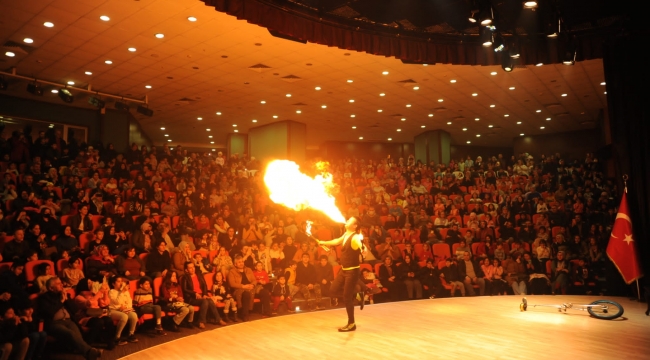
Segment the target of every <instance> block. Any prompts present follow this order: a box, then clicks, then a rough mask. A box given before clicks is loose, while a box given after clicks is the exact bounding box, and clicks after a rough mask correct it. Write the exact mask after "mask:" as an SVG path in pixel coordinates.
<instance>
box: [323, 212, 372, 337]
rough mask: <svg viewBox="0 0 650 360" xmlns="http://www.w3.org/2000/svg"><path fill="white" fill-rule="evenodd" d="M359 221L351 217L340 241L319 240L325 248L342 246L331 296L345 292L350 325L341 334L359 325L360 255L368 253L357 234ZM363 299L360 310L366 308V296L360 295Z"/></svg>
mask: <svg viewBox="0 0 650 360" xmlns="http://www.w3.org/2000/svg"><path fill="white" fill-rule="evenodd" d="M358 226H359V220H358V219H357V218H355V217H351V218H349V219H348V221H347V222H346V223H345V234H343V236H341V237H340V238H338V239H334V240H329V241H321V240H318V244H319V245H325V246H335V245H342V246H341V271H339V273H338V274H337V275H336V279H334V281H332V284H331V285H330V294H332V296H337V297H340V295H341V291H342V292H343V301H344V303H345V310H346V311H347V313H348V324H347V325H346V326H344V327H342V328H339V331H340V332H348V331H354V330H356V329H357V325H356V324H355V323H354V299H355V297H356V295H357V294H356V293H355V287H356V286H357V283H358V281H359V272H360V260H359V255H363V254H365V252H366V248H365V246H364V245H363V241H362V240H363V236H362V235H361V234H359V233H358V232H357V228H358ZM359 295H360V297H361V303H360V310H363V306H364V302H365V301H364V294H363V293H361V294H359Z"/></svg>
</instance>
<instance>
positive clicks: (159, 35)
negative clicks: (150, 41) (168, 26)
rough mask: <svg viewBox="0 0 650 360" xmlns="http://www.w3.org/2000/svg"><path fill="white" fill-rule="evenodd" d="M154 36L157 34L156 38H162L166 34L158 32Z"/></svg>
mask: <svg viewBox="0 0 650 360" xmlns="http://www.w3.org/2000/svg"><path fill="white" fill-rule="evenodd" d="M154 36H155V37H156V38H158V39H162V38H164V37H165V34H162V33H158V34H156V35H154Z"/></svg>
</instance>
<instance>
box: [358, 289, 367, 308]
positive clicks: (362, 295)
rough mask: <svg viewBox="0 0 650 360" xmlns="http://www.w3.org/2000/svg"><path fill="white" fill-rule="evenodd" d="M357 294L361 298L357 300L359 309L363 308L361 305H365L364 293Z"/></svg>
mask: <svg viewBox="0 0 650 360" xmlns="http://www.w3.org/2000/svg"><path fill="white" fill-rule="evenodd" d="M357 296H358V297H360V298H361V300H359V310H363V307H364V306H366V294H364V293H362V292H360V293H358V295H357Z"/></svg>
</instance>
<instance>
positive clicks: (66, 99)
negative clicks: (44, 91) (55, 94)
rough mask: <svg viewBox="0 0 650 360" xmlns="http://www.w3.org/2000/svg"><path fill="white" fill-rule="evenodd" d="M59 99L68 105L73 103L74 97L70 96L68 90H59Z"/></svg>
mask: <svg viewBox="0 0 650 360" xmlns="http://www.w3.org/2000/svg"><path fill="white" fill-rule="evenodd" d="M59 97H60V98H61V100H63V102H67V103H68V104H70V103H72V102H73V101H74V96H72V93H71V92H70V90H68V89H66V88H63V89H61V90H59Z"/></svg>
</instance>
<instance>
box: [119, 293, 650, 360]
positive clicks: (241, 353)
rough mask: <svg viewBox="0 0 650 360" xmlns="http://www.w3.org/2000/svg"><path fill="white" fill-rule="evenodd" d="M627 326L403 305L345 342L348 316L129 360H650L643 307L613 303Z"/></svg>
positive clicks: (305, 318)
mask: <svg viewBox="0 0 650 360" xmlns="http://www.w3.org/2000/svg"><path fill="white" fill-rule="evenodd" d="M597 299H606V297H598V296H528V302H529V304H557V303H562V302H573V303H574V304H589V303H591V302H592V301H594V300H597ZM609 299H612V300H614V301H617V302H619V303H620V304H621V305H623V307H624V308H625V313H624V314H623V317H621V318H618V319H616V320H610V321H607V320H599V319H596V318H592V317H590V316H589V314H588V313H587V312H582V311H572V310H569V312H567V313H566V314H564V313H558V312H557V310H556V309H553V308H535V309H532V308H530V307H529V309H528V311H527V312H520V311H519V303H520V300H521V298H520V297H518V296H495V297H471V298H469V297H467V298H447V299H436V300H428V299H427V300H419V301H404V302H397V303H386V304H376V305H366V307H365V308H364V310H363V311H359V308H358V307H357V308H356V312H355V314H356V321H357V331H355V332H350V333H339V332H337V327H339V326H342V325H344V324H345V322H346V315H345V309H333V310H325V311H315V312H304V313H297V314H295V315H289V316H280V317H275V318H268V319H263V320H257V321H251V322H248V323H240V324H237V325H231V326H227V327H223V328H218V329H215V330H211V331H205V332H202V333H200V334H198V335H192V336H188V337H185V338H182V339H178V340H174V341H170V342H167V343H164V344H161V345H158V346H155V347H152V348H149V349H146V350H144V351H140V352H137V353H134V354H131V355H130V356H127V357H125V358H124V359H129V360H149V359H151V360H175V359H178V360H181V359H194V360H197V359H265V360H269V359H325V358H327V359H335V360H344V359H345V360H347V359H373V360H376V359H424V358H429V359H435V358H443V357H444V358H453V359H517V358H519V359H555V360H557V359H563V358H566V359H625V360H631V359H648V358H650V316H645V310H646V304H645V303H638V302H635V301H630V300H628V299H625V298H611V297H610V298H609Z"/></svg>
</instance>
